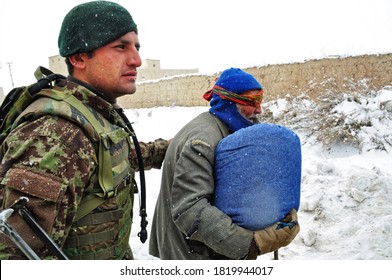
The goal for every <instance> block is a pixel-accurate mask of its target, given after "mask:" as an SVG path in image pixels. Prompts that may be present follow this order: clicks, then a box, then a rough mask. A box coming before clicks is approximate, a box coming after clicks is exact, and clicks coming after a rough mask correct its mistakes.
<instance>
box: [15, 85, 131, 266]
mask: <svg viewBox="0 0 392 280" xmlns="http://www.w3.org/2000/svg"><path fill="white" fill-rule="evenodd" d="M79 89H80V91H81V92H82V91H84V90H85V91H87V92H89V91H88V90H87V89H86V88H82V87H80V88H79ZM90 94H91V93H90ZM38 95H39V98H38V99H36V100H35V101H34V102H33V103H32V104H31V105H30V106H29V107H27V108H26V110H25V111H24V112H23V113H22V114H21V115H20V116H19V117H18V119H17V120H16V122H15V123H14V127H16V126H17V125H18V124H20V123H22V122H23V121H24V120H27V119H30V118H32V117H33V118H38V117H40V116H43V115H54V116H58V117H61V118H65V119H67V120H69V121H72V122H74V123H76V124H78V125H79V126H80V127H81V128H82V129H83V131H84V132H85V134H86V135H87V136H88V138H89V139H90V140H91V142H92V143H93V145H94V148H95V151H96V155H97V156H98V168H97V171H96V172H95V173H94V175H93V176H92V178H91V179H90V182H89V186H87V187H86V188H85V193H86V192H87V195H86V196H84V198H82V201H81V203H80V205H79V207H78V210H77V213H76V218H75V222H74V223H73V225H72V227H71V229H70V231H69V234H68V237H67V239H66V241H65V244H64V245H63V247H62V249H63V251H64V253H65V254H66V255H67V256H68V257H69V258H70V259H122V258H123V257H124V255H125V254H126V253H127V249H128V248H129V236H130V232H131V224H132V216H133V214H132V209H133V200H134V191H135V188H136V184H135V180H134V173H135V170H133V168H132V167H131V165H130V163H129V154H130V149H131V148H132V145H131V140H130V136H131V135H132V132H131V131H129V129H127V127H126V125H125V124H124V121H123V120H122V118H121V117H120V116H119V115H118V114H116V113H115V111H114V110H113V114H114V115H113V116H114V119H115V120H116V121H115V122H109V121H108V120H107V119H105V118H104V117H103V116H102V115H100V114H98V113H97V112H96V111H93V110H92V109H91V108H90V107H89V106H88V105H86V104H84V103H83V102H81V101H80V100H79V99H77V98H76V97H75V96H74V95H73V94H72V91H71V90H69V89H67V88H66V87H59V86H55V87H53V88H51V89H44V90H42V91H40V92H39V93H38Z"/></svg>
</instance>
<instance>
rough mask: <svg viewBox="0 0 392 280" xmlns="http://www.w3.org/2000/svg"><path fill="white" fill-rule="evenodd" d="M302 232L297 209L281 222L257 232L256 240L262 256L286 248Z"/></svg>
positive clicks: (255, 234)
mask: <svg viewBox="0 0 392 280" xmlns="http://www.w3.org/2000/svg"><path fill="white" fill-rule="evenodd" d="M299 230H300V226H299V223H298V216H297V211H295V209H293V210H291V212H290V213H289V214H288V215H287V216H286V217H285V218H284V219H283V220H282V221H280V222H277V223H275V224H273V225H272V226H269V227H267V228H264V229H261V230H258V231H255V233H254V239H255V242H256V245H257V247H258V248H259V253H260V254H266V253H269V252H273V251H276V250H278V249H279V248H281V247H285V246H287V245H289V244H290V243H291V241H293V239H294V238H295V237H296V236H297V234H298V232H299Z"/></svg>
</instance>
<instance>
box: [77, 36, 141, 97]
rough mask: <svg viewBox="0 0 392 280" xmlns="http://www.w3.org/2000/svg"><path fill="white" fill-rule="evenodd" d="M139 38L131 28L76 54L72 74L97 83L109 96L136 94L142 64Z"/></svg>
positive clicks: (94, 83) (93, 83) (96, 86)
mask: <svg viewBox="0 0 392 280" xmlns="http://www.w3.org/2000/svg"><path fill="white" fill-rule="evenodd" d="M139 48H140V44H139V39H138V35H137V34H136V33H135V32H128V33H126V34H125V35H124V36H122V37H120V38H118V39H117V40H115V41H112V42H110V43H109V44H107V45H105V46H103V47H100V48H98V49H96V50H94V51H93V56H92V57H88V56H87V54H77V55H74V56H73V58H72V60H71V62H72V63H73V65H74V74H73V76H74V77H75V78H77V79H79V80H81V81H83V82H86V83H87V84H89V85H91V86H93V87H95V88H96V89H98V90H99V91H100V92H102V93H103V94H105V95H106V96H107V97H108V98H109V99H111V100H113V101H115V100H116V99H117V98H118V97H120V96H123V95H126V94H133V93H135V91H136V77H137V68H138V67H140V66H141V64H142V62H141V58H140V55H139Z"/></svg>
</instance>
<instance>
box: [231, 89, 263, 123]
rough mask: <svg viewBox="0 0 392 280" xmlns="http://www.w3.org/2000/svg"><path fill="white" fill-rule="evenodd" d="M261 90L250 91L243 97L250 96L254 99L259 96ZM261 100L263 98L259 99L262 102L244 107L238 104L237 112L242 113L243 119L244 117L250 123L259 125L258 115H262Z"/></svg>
mask: <svg viewBox="0 0 392 280" xmlns="http://www.w3.org/2000/svg"><path fill="white" fill-rule="evenodd" d="M259 92H260V91H259V90H250V91H248V92H246V93H244V94H241V95H242V96H248V97H254V96H257V95H258V94H259ZM261 99H262V96H261V97H260V98H258V100H260V101H255V104H254V105H242V104H236V106H237V110H238V112H239V113H240V115H241V116H242V117H244V118H245V119H247V120H248V121H250V122H252V123H257V122H258V120H257V115H259V114H260V113H261Z"/></svg>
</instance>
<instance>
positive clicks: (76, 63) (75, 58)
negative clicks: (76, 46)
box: [69, 53, 88, 69]
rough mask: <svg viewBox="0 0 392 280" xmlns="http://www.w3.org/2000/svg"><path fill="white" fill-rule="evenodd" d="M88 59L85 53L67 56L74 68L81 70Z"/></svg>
mask: <svg viewBox="0 0 392 280" xmlns="http://www.w3.org/2000/svg"><path fill="white" fill-rule="evenodd" d="M86 59H88V57H87V54H85V53H77V54H73V55H71V56H69V62H71V64H72V65H73V67H74V68H79V69H82V68H84V67H85V66H86V64H85V61H86Z"/></svg>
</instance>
